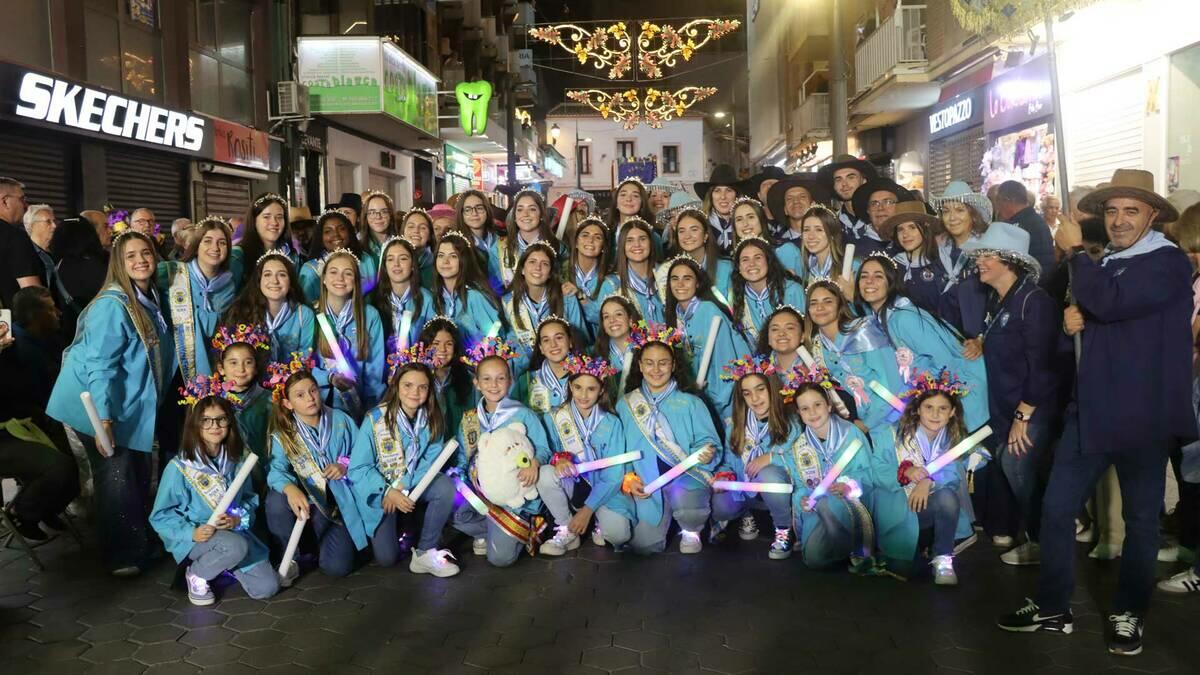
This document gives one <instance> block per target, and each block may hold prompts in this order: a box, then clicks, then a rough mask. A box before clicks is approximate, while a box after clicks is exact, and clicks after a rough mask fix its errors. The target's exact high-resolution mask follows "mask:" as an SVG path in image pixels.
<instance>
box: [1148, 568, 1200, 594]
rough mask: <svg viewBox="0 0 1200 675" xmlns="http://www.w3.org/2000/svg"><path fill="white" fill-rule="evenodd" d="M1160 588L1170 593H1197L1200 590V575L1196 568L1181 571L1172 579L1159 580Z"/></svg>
mask: <svg viewBox="0 0 1200 675" xmlns="http://www.w3.org/2000/svg"><path fill="white" fill-rule="evenodd" d="M1158 590H1160V591H1166V592H1168V593H1195V592H1196V591H1200V576H1196V571H1195V570H1187V571H1186V572H1180V573H1179V574H1176V575H1175V576H1173V577H1171V578H1170V579H1163V580H1162V581H1160V582H1158Z"/></svg>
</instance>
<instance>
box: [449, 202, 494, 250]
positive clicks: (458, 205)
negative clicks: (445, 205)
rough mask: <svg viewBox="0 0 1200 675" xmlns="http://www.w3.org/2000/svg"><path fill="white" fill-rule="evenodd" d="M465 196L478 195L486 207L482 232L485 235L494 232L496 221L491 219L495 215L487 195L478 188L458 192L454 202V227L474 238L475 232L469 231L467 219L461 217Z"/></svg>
mask: <svg viewBox="0 0 1200 675" xmlns="http://www.w3.org/2000/svg"><path fill="white" fill-rule="evenodd" d="M467 197H478V198H479V199H481V200H482V201H483V206H484V208H486V209H487V213H486V214H485V215H484V218H483V233H484V234H485V235H487V234H495V233H496V223H495V221H494V220H493V219H494V218H495V215H494V211H493V209H492V203H491V202H490V201H488V197H487V195H485V194H483V193H482V192H480V191H479V190H466V191H464V192H460V193H458V201H456V202H454V229H455V230H457V231H458V232H461V233H463V234H464V235H466V236H468V237H472V238H474V236H475V233H474V232H472V231H471V226H470V225H467V221H466V220H464V219H463V207H464V206H465V205H466V203H467ZM472 240H473V239H472Z"/></svg>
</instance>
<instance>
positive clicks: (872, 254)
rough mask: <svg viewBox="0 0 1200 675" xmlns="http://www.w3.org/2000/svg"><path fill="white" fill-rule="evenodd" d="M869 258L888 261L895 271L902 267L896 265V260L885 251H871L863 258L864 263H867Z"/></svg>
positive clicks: (881, 261)
mask: <svg viewBox="0 0 1200 675" xmlns="http://www.w3.org/2000/svg"><path fill="white" fill-rule="evenodd" d="M869 260H877V261H879V262H880V263H887V264H888V265H890V266H891V268H892V270H893V271H894V270H898V269H900V268H899V267H897V266H896V261H895V260H894V259H893V258H892V256H890V255H888V254H886V253H884V252H883V251H871V252H870V253H868V254H867V255H866V257H865V258H863V264H864V265H865V264H867V261H869Z"/></svg>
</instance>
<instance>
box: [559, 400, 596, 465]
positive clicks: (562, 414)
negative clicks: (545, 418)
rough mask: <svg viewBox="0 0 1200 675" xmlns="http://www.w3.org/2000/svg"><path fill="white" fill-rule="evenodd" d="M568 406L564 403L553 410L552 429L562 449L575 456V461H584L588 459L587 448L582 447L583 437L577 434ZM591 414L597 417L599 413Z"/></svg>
mask: <svg viewBox="0 0 1200 675" xmlns="http://www.w3.org/2000/svg"><path fill="white" fill-rule="evenodd" d="M570 406H571V404H570V403H564V404H563V405H560V406H558V407H557V408H555V409H554V414H553V415H552V416H551V417H552V418H553V419H554V429H555V431H557V432H558V440H559V442H560V443H562V446H563V449H564V450H566V451H567V452H569V453H571V454H572V455H575V457H576V459H578V460H585V459H588V457H587V448H585V447H584V445H583V435H582V434H580V433H579V427H578V426H576V424H575V418H574V417H572V416H571V408H570ZM592 414H593V415H597V414H599V412H598V411H593V412H592Z"/></svg>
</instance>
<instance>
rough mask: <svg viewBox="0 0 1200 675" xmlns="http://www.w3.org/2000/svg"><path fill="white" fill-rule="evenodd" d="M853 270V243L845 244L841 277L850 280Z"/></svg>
mask: <svg viewBox="0 0 1200 675" xmlns="http://www.w3.org/2000/svg"><path fill="white" fill-rule="evenodd" d="M853 272H854V244H846V252H845V254H844V255H843V257H842V278H843V279H845V280H846V281H850V275H851V274H852V273H853Z"/></svg>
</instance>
